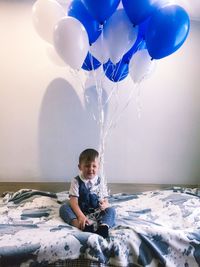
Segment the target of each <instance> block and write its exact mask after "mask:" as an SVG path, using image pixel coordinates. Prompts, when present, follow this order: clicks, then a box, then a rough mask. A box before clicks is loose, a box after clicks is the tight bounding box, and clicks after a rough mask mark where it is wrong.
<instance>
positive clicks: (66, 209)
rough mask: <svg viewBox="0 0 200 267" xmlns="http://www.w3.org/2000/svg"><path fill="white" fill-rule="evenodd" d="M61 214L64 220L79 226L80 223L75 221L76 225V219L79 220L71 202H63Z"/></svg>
mask: <svg viewBox="0 0 200 267" xmlns="http://www.w3.org/2000/svg"><path fill="white" fill-rule="evenodd" d="M59 214H60V217H61V218H62V219H63V221H64V222H66V223H68V224H71V225H73V226H75V227H78V224H76V223H75V225H74V221H75V222H76V221H77V222H78V220H77V217H76V214H75V213H74V212H73V210H72V209H71V207H70V206H69V204H63V205H62V206H61V207H60V210H59ZM78 228H79V227H78Z"/></svg>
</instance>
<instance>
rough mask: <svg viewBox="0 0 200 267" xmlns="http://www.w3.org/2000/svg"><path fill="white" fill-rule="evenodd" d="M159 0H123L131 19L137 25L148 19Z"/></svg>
mask: <svg viewBox="0 0 200 267" xmlns="http://www.w3.org/2000/svg"><path fill="white" fill-rule="evenodd" d="M158 1H159V0H122V4H123V7H124V10H125V11H126V13H127V15H128V17H129V19H130V21H131V22H132V23H133V24H134V25H137V24H139V23H141V22H143V21H144V20H145V19H147V18H148V17H149V16H150V15H151V14H152V13H153V12H154V11H155V10H156V8H157V6H156V4H157V2H158Z"/></svg>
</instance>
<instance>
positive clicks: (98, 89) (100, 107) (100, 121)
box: [90, 57, 106, 199]
mask: <svg viewBox="0 0 200 267" xmlns="http://www.w3.org/2000/svg"><path fill="white" fill-rule="evenodd" d="M90 60H91V66H92V75H93V79H94V81H95V88H96V92H97V101H98V114H99V116H98V124H99V129H100V137H99V139H100V142H99V156H100V161H101V162H100V171H99V172H100V177H101V184H100V198H101V199H102V198H103V197H104V195H105V194H106V192H105V185H106V178H105V172H104V155H105V139H104V124H105V114H104V105H103V89H102V84H101V83H100V82H98V80H97V77H96V72H95V70H94V64H93V61H92V57H91V58H90Z"/></svg>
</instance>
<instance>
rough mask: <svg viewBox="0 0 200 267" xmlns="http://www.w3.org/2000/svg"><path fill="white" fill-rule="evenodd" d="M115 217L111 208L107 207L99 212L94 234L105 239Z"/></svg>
mask: <svg viewBox="0 0 200 267" xmlns="http://www.w3.org/2000/svg"><path fill="white" fill-rule="evenodd" d="M115 216H116V212H115V209H114V208H112V207H109V208H107V209H105V210H104V211H101V213H100V219H99V220H98V222H99V227H98V229H97V231H96V233H97V234H99V235H101V236H103V237H104V238H107V237H108V236H109V232H108V230H109V228H110V227H112V226H114V224H115Z"/></svg>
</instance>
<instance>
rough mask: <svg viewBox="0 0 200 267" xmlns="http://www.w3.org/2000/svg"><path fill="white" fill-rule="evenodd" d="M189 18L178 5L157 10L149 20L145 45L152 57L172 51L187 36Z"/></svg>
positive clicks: (161, 56)
mask: <svg viewBox="0 0 200 267" xmlns="http://www.w3.org/2000/svg"><path fill="white" fill-rule="evenodd" d="M189 28H190V19H189V16H188V14H187V13H186V11H185V10H184V9H183V8H182V7H180V6H178V5H168V6H165V7H163V8H161V9H159V10H157V11H156V12H155V13H154V14H153V16H152V17H151V20H150V22H149V26H148V31H147V33H146V45H147V49H148V52H149V54H150V56H151V57H152V58H153V59H160V58H163V57H166V56H168V55H170V54H172V53H174V52H175V51H176V50H177V49H179V48H180V47H181V45H182V44H183V43H184V41H185V40H186V38H187V35H188V33H189Z"/></svg>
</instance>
